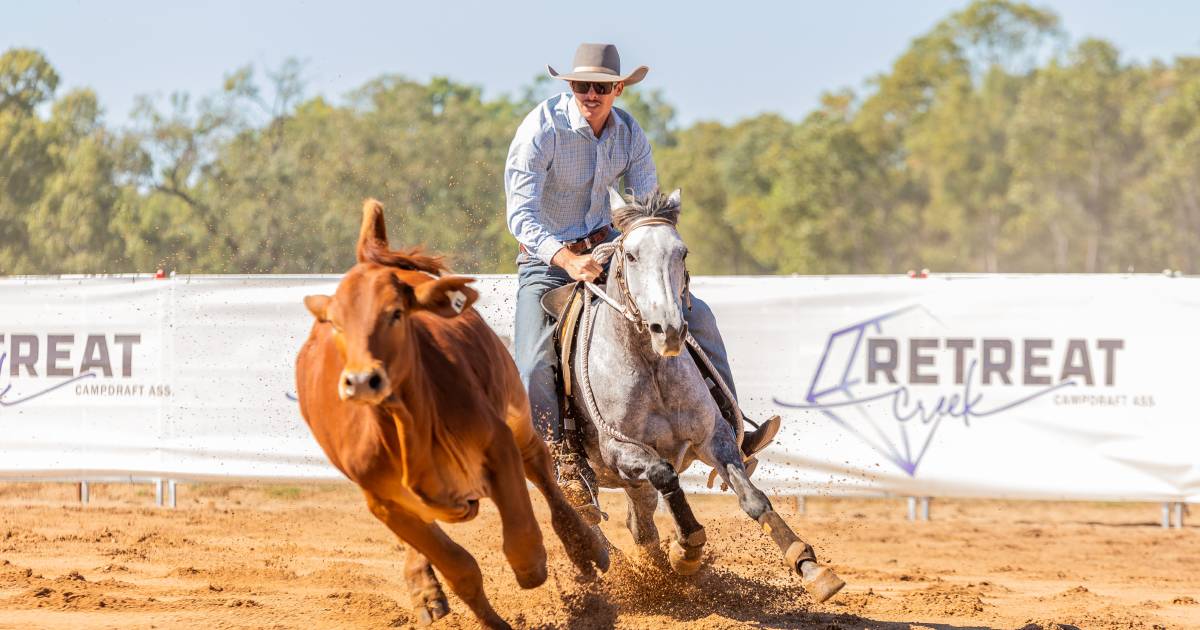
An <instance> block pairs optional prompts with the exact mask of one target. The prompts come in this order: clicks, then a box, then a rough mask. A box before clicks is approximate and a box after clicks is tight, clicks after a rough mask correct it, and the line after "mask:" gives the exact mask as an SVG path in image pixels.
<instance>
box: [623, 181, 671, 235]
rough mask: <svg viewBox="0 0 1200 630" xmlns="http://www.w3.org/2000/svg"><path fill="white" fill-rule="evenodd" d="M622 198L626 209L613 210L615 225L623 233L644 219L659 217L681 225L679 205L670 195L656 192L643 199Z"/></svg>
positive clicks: (629, 196)
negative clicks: (637, 221) (634, 223)
mask: <svg viewBox="0 0 1200 630" xmlns="http://www.w3.org/2000/svg"><path fill="white" fill-rule="evenodd" d="M622 198H623V199H624V200H625V207H623V208H613V211H612V215H613V225H615V226H617V229H618V230H620V231H621V232H625V231H626V228H628V227H629V226H630V225H631V224H632V223H633V222H634V221H636V220H638V219H642V218H652V217H657V218H662V219H666V220H668V221H670V222H671V223H672V224H678V223H679V204H678V203H676V202H675V201H674V200H673V199H671V197H670V195H664V194H663V193H661V192H658V191H657V190H655V191H652V192H650V193H649V194H647V195H645V196H643V197H634V196H633V195H622Z"/></svg>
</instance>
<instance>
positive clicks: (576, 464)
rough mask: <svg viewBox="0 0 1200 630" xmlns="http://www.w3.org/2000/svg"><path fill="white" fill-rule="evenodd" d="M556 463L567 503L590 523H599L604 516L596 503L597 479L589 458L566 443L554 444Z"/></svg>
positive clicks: (560, 485)
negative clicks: (574, 450) (588, 460)
mask: <svg viewBox="0 0 1200 630" xmlns="http://www.w3.org/2000/svg"><path fill="white" fill-rule="evenodd" d="M552 451H553V453H554V465H555V467H556V468H557V469H558V485H559V487H560V488H562V491H563V495H564V496H566V498H567V503H569V504H570V505H571V507H572V508H574V509H575V511H576V512H578V513H579V516H580V517H582V518H583V520H584V522H586V523H587V524H588V525H599V524H600V518H601V516H602V514H601V512H600V507H599V506H598V505H597V504H596V494H595V487H596V481H595V476H594V474H589V473H591V467H590V466H588V463H587V459H585V458H584V456H583V455H581V454H579V453H575V452H573V451H572V450H571V448H570V447H569V446H567V445H566V444H565V443H562V442H560V443H558V444H554V445H552ZM589 478H590V479H589Z"/></svg>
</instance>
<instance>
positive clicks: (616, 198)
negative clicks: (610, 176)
mask: <svg viewBox="0 0 1200 630" xmlns="http://www.w3.org/2000/svg"><path fill="white" fill-rule="evenodd" d="M625 206H626V203H625V198H624V197H622V196H621V193H619V192H617V189H616V188H613V187H612V186H609V187H608V209H609V210H616V209H617V208H624V207H625Z"/></svg>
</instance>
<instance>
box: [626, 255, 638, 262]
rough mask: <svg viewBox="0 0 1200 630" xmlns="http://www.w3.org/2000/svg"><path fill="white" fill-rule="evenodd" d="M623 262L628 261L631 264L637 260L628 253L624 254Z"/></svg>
mask: <svg viewBox="0 0 1200 630" xmlns="http://www.w3.org/2000/svg"><path fill="white" fill-rule="evenodd" d="M625 260H628V261H629V262H631V263H635V262H637V258H636V257H635V256H634V255H633V254H630V253H629V252H625Z"/></svg>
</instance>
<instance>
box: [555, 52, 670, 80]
mask: <svg viewBox="0 0 1200 630" xmlns="http://www.w3.org/2000/svg"><path fill="white" fill-rule="evenodd" d="M571 65H572V66H573V69H572V70H571V72H568V73H567V74H559V73H558V71H556V70H555V69H554V68H551V67H550V66H549V65H547V66H546V71H547V72H549V73H550V76H551V77H552V78H555V79H562V80H563V81H607V82H610V83H616V82H617V81H624V82H625V85H633V84H634V83H637V82H638V81H641V80H642V79H644V78H646V73H647V72H650V68H647V67H646V66H638V67H637V69H636V70H634V71H633V72H630V73H629V74H627V75H625V76H621V55H620V54H618V53H617V47H616V46H613V45H612V44H580V45H579V48H577V49H575V59H574V60H573V61H572V62H571Z"/></svg>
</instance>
